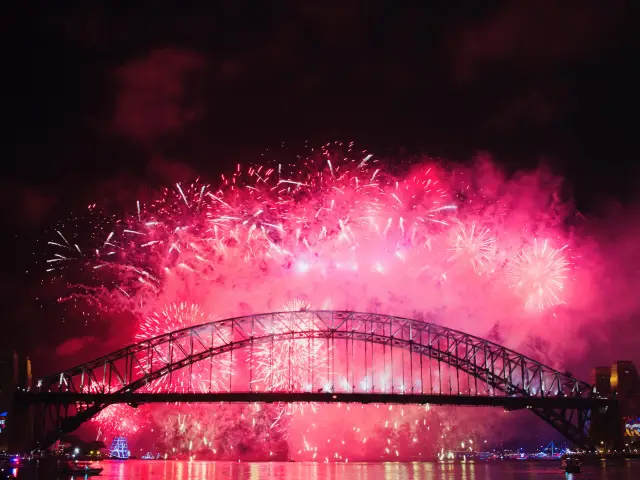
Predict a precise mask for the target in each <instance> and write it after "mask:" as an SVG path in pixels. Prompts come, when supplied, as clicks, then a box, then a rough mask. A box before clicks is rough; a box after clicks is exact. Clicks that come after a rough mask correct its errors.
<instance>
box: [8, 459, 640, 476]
mask: <svg viewBox="0 0 640 480" xmlns="http://www.w3.org/2000/svg"><path fill="white" fill-rule="evenodd" d="M100 466H101V467H103V468H104V470H103V472H102V475H101V476H99V477H96V479H99V480H125V479H126V480H223V479H224V480H245V479H250V480H284V479H286V480H343V479H345V480H351V479H354V480H520V479H528V480H538V479H540V480H542V479H551V478H558V479H560V478H562V479H564V480H614V479H615V480H632V479H634V480H637V479H638V478H640V475H639V470H638V468H637V467H636V466H635V465H634V464H633V463H631V462H627V463H626V464H625V465H622V466H618V467H609V466H593V467H586V468H584V469H583V472H582V473H581V474H580V475H579V476H577V477H575V478H574V476H573V475H571V474H566V475H565V473H564V472H561V471H559V470H558V465H557V464H542V463H533V462H532V463H528V462H496V463H472V462H469V463H420V462H415V463H348V464H347V463H341V464H337V463H333V464H324V463H304V462H299V463H278V462H272V463H240V462H198V461H193V462H172V461H164V460H147V461H139V460H128V461H121V462H118V461H105V462H101V463H100ZM638 466H640V465H638ZM634 467H636V468H634ZM51 478H56V477H55V476H52V472H51V471H45V470H44V469H39V468H36V467H35V466H34V467H33V468H25V469H21V470H20V471H19V472H18V479H22V480H49V479H51Z"/></svg>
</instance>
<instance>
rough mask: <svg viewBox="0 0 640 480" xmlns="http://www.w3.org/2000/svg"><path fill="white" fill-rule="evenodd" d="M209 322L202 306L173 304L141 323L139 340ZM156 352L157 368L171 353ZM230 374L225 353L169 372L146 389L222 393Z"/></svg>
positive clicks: (229, 364)
mask: <svg viewBox="0 0 640 480" xmlns="http://www.w3.org/2000/svg"><path fill="white" fill-rule="evenodd" d="M210 321H211V318H210V316H209V315H208V314H207V313H206V312H205V311H204V310H203V309H202V308H201V307H200V306H199V305H196V304H191V303H186V302H181V303H174V304H170V305H167V306H165V307H164V308H163V309H162V310H161V311H160V312H155V313H153V314H152V315H150V316H148V317H147V318H146V319H145V321H144V322H143V323H142V324H141V325H140V327H139V330H138V333H137V334H136V339H137V340H146V339H148V338H153V337H157V336H159V335H163V334H165V333H169V332H172V331H175V330H180V329H182V328H187V327H194V326H197V325H202V324H203V323H208V322H210ZM155 353H156V356H155V357H154V358H153V359H152V362H154V363H156V367H160V366H161V365H164V364H165V362H166V360H167V359H168V358H169V352H168V351H164V350H162V349H160V350H157V349H156V351H155ZM230 376H231V360H230V358H229V357H228V356H227V355H224V354H223V355H220V356H216V357H213V358H211V359H210V360H207V361H201V362H198V363H195V364H193V365H190V366H188V367H185V368H183V369H180V370H177V371H175V372H171V374H170V375H165V376H163V377H160V378H158V379H157V380H154V381H153V382H151V383H150V384H149V385H148V386H147V387H146V388H148V389H149V390H151V391H159V392H199V393H207V392H221V391H228V389H229V383H228V379H229V377H230Z"/></svg>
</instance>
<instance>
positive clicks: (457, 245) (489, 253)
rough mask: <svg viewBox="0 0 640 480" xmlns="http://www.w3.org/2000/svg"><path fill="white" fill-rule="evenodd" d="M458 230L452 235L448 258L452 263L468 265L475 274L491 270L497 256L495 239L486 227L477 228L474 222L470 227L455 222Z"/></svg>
mask: <svg viewBox="0 0 640 480" xmlns="http://www.w3.org/2000/svg"><path fill="white" fill-rule="evenodd" d="M456 223H458V225H459V228H458V230H457V231H456V232H455V234H454V240H453V242H452V245H451V248H450V250H451V251H452V255H451V257H450V258H449V260H450V261H452V262H460V263H466V264H470V265H471V267H472V268H473V270H474V271H475V272H477V273H484V272H486V271H487V270H488V269H491V268H492V263H493V262H494V260H495V258H496V254H497V250H496V239H495V237H493V236H492V235H491V231H490V230H489V229H488V228H486V227H479V226H478V225H476V223H475V222H472V223H471V226H470V227H468V228H467V227H465V225H464V224H463V223H462V222H460V221H458V220H456Z"/></svg>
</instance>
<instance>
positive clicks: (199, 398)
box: [15, 391, 611, 410]
mask: <svg viewBox="0 0 640 480" xmlns="http://www.w3.org/2000/svg"><path fill="white" fill-rule="evenodd" d="M15 399H16V401H19V402H24V404H35V403H48V404H58V405H71V404H78V403H87V404H100V405H110V404H114V403H127V404H130V405H140V404H144V403H176V402H185V403H186V402H188V403H255V402H257V403H360V404H403V405H407V404H412V405H424V404H432V405H457V406H476V407H483V406H486V407H504V408H505V409H507V410H517V409H523V408H541V409H560V408H598V407H607V406H608V405H609V404H610V403H611V400H610V399H608V398H598V397H589V398H584V397H570V396H548V397H516V396H513V397H509V396H500V395H495V396H492V395H487V396H483V395H442V394H411V393H409V394H402V393H330V392H220V393H133V392H125V393H104V394H100V393H75V392H24V391H18V392H16V394H15Z"/></svg>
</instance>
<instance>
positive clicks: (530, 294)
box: [509, 239, 570, 310]
mask: <svg viewBox="0 0 640 480" xmlns="http://www.w3.org/2000/svg"><path fill="white" fill-rule="evenodd" d="M565 249H566V245H565V246H563V247H562V248H559V249H556V248H553V247H551V246H550V245H549V241H548V240H543V241H542V242H538V240H537V239H534V241H533V246H526V247H524V248H523V249H522V252H521V253H520V254H518V255H517V256H516V257H515V258H514V259H513V262H512V264H511V266H510V269H509V271H510V274H511V286H512V287H513V288H514V289H515V290H516V291H517V292H518V293H519V294H520V295H521V296H522V297H523V298H524V299H525V307H526V308H529V309H536V310H544V309H545V308H547V307H551V306H554V305H558V304H560V303H562V302H563V301H562V299H561V298H560V295H561V294H562V291H563V290H564V284H565V282H566V280H567V273H568V271H569V266H570V263H569V261H568V260H567V258H566V257H565V256H564V255H563V251H564V250H565Z"/></svg>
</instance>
